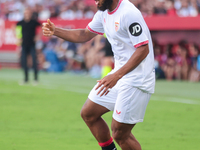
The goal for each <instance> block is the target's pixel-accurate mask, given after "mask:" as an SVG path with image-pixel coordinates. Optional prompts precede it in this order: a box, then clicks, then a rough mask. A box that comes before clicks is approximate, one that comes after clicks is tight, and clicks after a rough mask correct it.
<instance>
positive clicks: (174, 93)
mask: <svg viewBox="0 0 200 150" xmlns="http://www.w3.org/2000/svg"><path fill="white" fill-rule="evenodd" d="M31 75H32V73H31ZM20 79H22V72H21V71H20V70H8V69H2V70H0V150H100V147H99V146H98V144H97V142H96V140H95V139H94V138H93V136H92V134H91V133H90V131H89V129H88V128H87V126H86V125H85V124H84V122H83V121H82V119H81V117H80V110H81V107H82V105H83V104H84V102H85V100H86V99H87V95H88V93H89V91H90V90H91V88H92V87H93V85H94V84H95V83H96V79H91V78H90V77H88V76H83V75H75V74H70V73H63V74H46V73H40V83H39V85H37V86H33V85H31V83H30V84H28V85H24V86H19V85H18V81H19V80H20ZM103 117H104V119H105V120H106V121H107V123H108V125H109V126H110V124H111V118H112V113H111V112H110V113H108V114H106V115H104V116H103ZM132 132H133V134H134V135H135V136H136V138H137V139H138V140H139V141H140V143H141V145H142V148H143V150H199V149H200V142H199V141H200V83H189V82H181V81H173V82H166V81H157V83H156V92H155V94H153V95H152V97H151V100H150V102H149V105H148V107H147V111H146V114H145V118H144V122H143V123H138V124H137V125H136V126H135V128H134V129H133V131H132ZM118 149H119V150H120V148H119V147H118Z"/></svg>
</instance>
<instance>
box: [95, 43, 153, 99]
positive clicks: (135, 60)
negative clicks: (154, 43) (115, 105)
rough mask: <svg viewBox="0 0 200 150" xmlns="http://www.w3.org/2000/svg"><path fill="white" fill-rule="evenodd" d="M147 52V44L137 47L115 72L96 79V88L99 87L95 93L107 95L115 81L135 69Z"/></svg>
mask: <svg viewBox="0 0 200 150" xmlns="http://www.w3.org/2000/svg"><path fill="white" fill-rule="evenodd" d="M148 53H149V47H148V44H147V45H143V46H140V47H138V48H137V49H136V51H135V52H134V53H133V55H132V56H131V58H130V59H129V60H128V62H127V63H126V64H125V65H124V66H123V67H122V68H120V69H119V70H118V71H116V72H115V73H113V74H110V75H108V76H106V77H104V78H103V79H101V80H98V82H99V85H98V86H97V88H96V90H97V89H99V88H100V87H101V88H100V89H99V91H98V93H97V94H100V93H101V92H102V93H101V95H100V96H103V95H104V94H105V95H107V94H108V93H109V89H110V88H112V87H113V86H115V84H116V83H117V81H118V80H119V79H121V78H122V77H123V76H124V75H125V74H127V73H129V72H130V71H132V70H133V69H135V68H136V67H137V66H138V65H139V64H140V63H141V62H142V61H143V60H144V59H145V58H146V56H147V55H148Z"/></svg>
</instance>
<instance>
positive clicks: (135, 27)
mask: <svg viewBox="0 0 200 150" xmlns="http://www.w3.org/2000/svg"><path fill="white" fill-rule="evenodd" d="M129 31H130V33H131V35H133V36H139V35H140V34H141V33H142V27H141V25H140V24H139V23H132V24H131V25H130V26H129Z"/></svg>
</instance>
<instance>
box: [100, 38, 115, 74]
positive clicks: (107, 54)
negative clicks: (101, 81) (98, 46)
mask: <svg viewBox="0 0 200 150" xmlns="http://www.w3.org/2000/svg"><path fill="white" fill-rule="evenodd" d="M104 36H105V37H106V35H105V34H104ZM102 50H103V51H104V57H103V59H102V70H101V78H103V77H105V76H106V75H107V74H108V73H109V72H110V71H111V70H112V69H113V65H114V64H113V61H114V60H113V52H112V47H111V45H110V43H109V42H108V40H107V38H106V39H105V46H104V47H103V49H102Z"/></svg>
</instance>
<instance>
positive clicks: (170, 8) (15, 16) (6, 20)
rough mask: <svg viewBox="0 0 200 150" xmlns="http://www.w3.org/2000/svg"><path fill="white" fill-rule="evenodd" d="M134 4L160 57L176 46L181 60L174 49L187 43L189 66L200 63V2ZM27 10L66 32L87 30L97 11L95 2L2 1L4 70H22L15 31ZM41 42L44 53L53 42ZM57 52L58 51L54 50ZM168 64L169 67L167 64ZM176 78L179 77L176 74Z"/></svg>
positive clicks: (0, 59) (145, 0)
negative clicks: (196, 52) (194, 50)
mask: <svg viewBox="0 0 200 150" xmlns="http://www.w3.org/2000/svg"><path fill="white" fill-rule="evenodd" d="M130 1H131V2H132V3H134V4H135V6H136V7H137V8H139V9H140V11H141V12H142V14H143V16H144V18H145V20H146V22H147V25H148V26H149V28H150V30H151V33H152V38H153V41H154V47H156V48H158V47H159V49H160V51H161V52H160V53H162V54H163V55H165V51H166V49H167V48H168V46H169V45H171V44H172V45H173V48H172V49H173V55H174V56H173V59H177V56H176V55H177V54H176V53H177V51H178V50H174V49H176V47H177V45H180V43H181V42H182V43H183V41H184V46H182V47H186V48H187V55H190V56H189V57H188V56H187V59H188V60H189V59H191V60H189V61H188V65H190V66H191V64H192V62H193V57H195V59H197V56H192V54H191V53H192V52H191V51H192V50H190V49H191V48H190V47H191V45H193V44H194V45H197V49H198V50H199V45H200V40H199V39H200V15H199V11H200V0H130ZM26 7H30V8H32V10H33V12H34V15H33V17H34V18H39V19H40V21H41V22H43V21H45V20H46V19H47V18H51V20H52V22H54V23H55V24H56V25H57V26H59V27H63V28H85V27H86V26H87V24H88V23H89V22H90V21H91V19H92V17H93V15H94V13H95V12H96V11H97V10H96V6H95V4H94V0H68V1H66V0H44V1H43V0H1V1H0V65H1V66H2V67H13V66H14V67H17V66H18V67H19V47H18V46H17V45H16V41H17V40H16V38H15V33H14V30H13V27H14V25H15V22H16V21H19V20H21V19H22V18H23V10H24V8H26ZM41 41H42V44H39V45H40V46H39V47H40V48H39V49H40V52H41V51H42V50H41V49H44V48H45V46H46V45H47V44H48V42H49V39H48V38H45V37H42V38H41V40H40V41H39V43H41ZM82 45H83V44H82ZM85 45H87V44H85ZM79 46H80V45H78V46H77V47H79ZM61 47H62V45H61ZM54 49H56V48H55V47H54ZM56 51H57V50H55V53H57V55H61V53H62V52H60V51H59V52H56ZM76 53H77V52H76ZM199 53H200V52H199ZM67 55H69V54H67ZM178 55H179V54H178ZM59 57H60V56H59ZM70 57H71V56H70ZM167 57H168V56H167ZM178 57H180V56H178ZM43 59H45V58H43ZM43 59H42V58H41V61H40V62H41V63H42V62H43V61H45V60H43ZM64 59H66V58H64ZM67 59H69V58H67ZM83 59H84V58H81V57H79V56H77V57H76V59H75V60H78V61H76V62H78V63H76V65H75V66H76V68H77V64H79V63H80V62H82V61H83ZM177 60H179V59H177ZM62 61H63V58H62ZM70 61H71V60H70ZM197 62H199V60H198V61H197ZM159 63H160V62H159ZM165 63H166V64H167V61H166V62H165ZM176 63H177V62H176ZM177 64H178V63H177ZM179 64H181V63H179ZM181 65H182V64H181ZM41 68H42V67H41ZM78 68H79V67H78ZM163 70H165V69H162V71H163ZM164 72H165V71H164ZM165 74H166V73H165ZM173 74H176V76H177V73H176V72H174V73H173ZM170 79H171V78H169V80H170ZM177 79H179V77H177Z"/></svg>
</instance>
